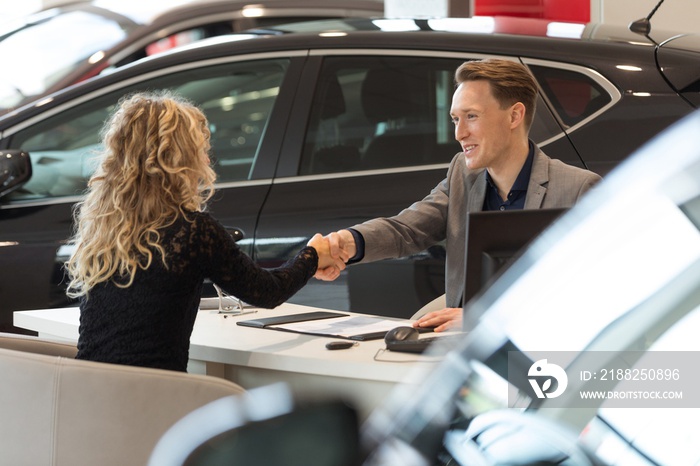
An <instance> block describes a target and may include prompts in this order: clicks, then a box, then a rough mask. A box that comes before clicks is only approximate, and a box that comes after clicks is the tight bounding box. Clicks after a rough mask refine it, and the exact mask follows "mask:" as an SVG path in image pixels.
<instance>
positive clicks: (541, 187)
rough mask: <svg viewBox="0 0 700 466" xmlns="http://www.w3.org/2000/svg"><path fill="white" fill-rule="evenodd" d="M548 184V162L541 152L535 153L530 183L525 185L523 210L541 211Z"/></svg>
mask: <svg viewBox="0 0 700 466" xmlns="http://www.w3.org/2000/svg"><path fill="white" fill-rule="evenodd" d="M548 183H549V161H548V159H547V156H546V155H544V153H542V151H541V150H539V149H538V150H537V152H535V160H533V162H532V172H531V173H530V182H529V183H528V185H527V195H526V196H525V209H541V208H542V203H543V202H544V195H545V194H546V193H547V184H548Z"/></svg>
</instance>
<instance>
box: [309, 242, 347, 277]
mask: <svg viewBox="0 0 700 466" xmlns="http://www.w3.org/2000/svg"><path fill="white" fill-rule="evenodd" d="M307 246H311V247H312V248H314V249H315V250H316V253H318V268H317V271H316V275H315V277H316V278H318V279H320V280H327V281H332V280H335V279H336V278H338V276H340V272H342V271H343V270H345V262H346V261H347V260H348V259H349V257H348V256H347V254H346V253H345V252H344V251H341V252H340V254H339V255H338V253H337V251H336V256H335V257H333V255H331V244H330V242H329V241H328V238H327V237H324V236H323V235H321V234H320V233H316V234H315V235H314V236H313V238H311V239H310V240H309V242H308V243H307Z"/></svg>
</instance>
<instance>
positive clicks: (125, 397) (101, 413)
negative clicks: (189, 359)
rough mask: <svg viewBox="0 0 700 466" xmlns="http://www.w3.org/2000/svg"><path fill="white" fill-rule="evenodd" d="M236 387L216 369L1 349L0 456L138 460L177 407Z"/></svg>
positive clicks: (144, 458) (55, 464)
mask: <svg viewBox="0 0 700 466" xmlns="http://www.w3.org/2000/svg"><path fill="white" fill-rule="evenodd" d="M242 393H244V390H243V389H242V388H241V387H240V386H238V385H236V384H234V383H232V382H229V381H227V380H224V379H219V378H216V377H209V376H204V375H194V374H186V373H181V372H174V371H166V370H159V369H146V368H138V367H130V366H122V365H114V364H104V363H97V362H91V361H82V360H75V359H69V358H64V357H57V356H46V355H42V354H32V353H27V352H23V351H14V350H8V349H0V418H1V421H0V452H2V453H1V454H0V458H1V459H0V463H2V464H8V465H10V464H11V465H13V466H22V465H32V466H35V465H51V466H87V465H90V466H94V465H100V466H110V465H114V466H117V465H118V466H123V465H137V466H138V465H145V464H147V462H148V458H149V456H150V454H151V452H152V450H153V448H154V447H155V445H156V443H157V442H158V440H159V439H160V437H161V436H162V435H163V434H164V433H165V432H166V431H167V430H168V429H169V428H170V427H171V426H172V425H173V424H175V422H177V421H178V420H179V419H180V418H182V417H183V416H184V415H186V414H187V413H189V412H191V411H193V410H194V409H196V408H199V407H200V406H203V405H205V404H207V403H209V402H211V401H213V400H217V399H220V398H222V397H225V396H230V395H240V394H242Z"/></svg>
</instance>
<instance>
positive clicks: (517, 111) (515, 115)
mask: <svg viewBox="0 0 700 466" xmlns="http://www.w3.org/2000/svg"><path fill="white" fill-rule="evenodd" d="M524 124H525V105H523V103H522V102H516V103H515V104H513V106H512V107H511V108H510V129H515V128H517V127H518V126H520V125H524Z"/></svg>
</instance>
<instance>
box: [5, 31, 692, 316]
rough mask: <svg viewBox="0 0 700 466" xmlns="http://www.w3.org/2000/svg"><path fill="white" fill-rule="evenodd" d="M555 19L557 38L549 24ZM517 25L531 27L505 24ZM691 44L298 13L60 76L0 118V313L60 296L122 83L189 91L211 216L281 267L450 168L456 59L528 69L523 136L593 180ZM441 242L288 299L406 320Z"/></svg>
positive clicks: (660, 114) (436, 280)
mask: <svg viewBox="0 0 700 466" xmlns="http://www.w3.org/2000/svg"><path fill="white" fill-rule="evenodd" d="M535 26H536V27H535ZM557 27H559V28H563V32H564V34H563V35H565V36H569V37H566V38H562V37H554V36H553V35H552V34H553V33H552V32H547V31H556V30H557ZM519 29H525V30H528V31H531V32H530V33H529V34H516V33H515V32H508V31H511V30H512V31H515V30H519ZM533 30H534V32H532V31H533ZM294 31H296V32H294ZM548 34H549V35H548ZM559 35H562V34H559ZM571 36H574V37H571ZM698 43H699V42H698V39H697V38H695V37H693V36H673V35H662V34H661V33H658V32H657V33H655V37H654V38H653V40H652V39H651V38H649V37H645V36H642V35H639V34H633V33H631V32H629V31H627V30H624V29H612V28H607V27H602V26H593V25H588V26H584V25H576V24H552V23H546V22H545V23H540V22H533V20H523V21H519V20H515V19H513V18H510V19H507V21H505V22H504V21H502V19H499V18H471V19H455V18H453V19H441V20H407V19H403V20H386V19H385V20H382V19H374V20H369V19H367V20H343V21H329V22H315V23H297V24H293V25H288V26H286V27H280V28H275V29H268V30H260V31H254V32H251V33H250V34H240V35H231V36H222V37H217V38H212V39H206V40H204V41H200V42H198V43H197V44H193V45H191V46H185V47H183V48H182V49H180V50H175V51H171V52H165V53H163V54H161V55H160V56H157V57H152V58H148V59H144V60H142V61H140V62H138V63H135V64H132V65H127V66H125V67H123V68H121V69H118V70H116V71H115V72H114V73H112V74H109V75H105V76H100V77H98V78H95V79H92V80H89V81H87V82H85V83H81V84H79V85H75V86H72V87H70V88H68V89H66V90H64V91H61V92H58V93H55V94H53V95H51V96H50V97H49V98H47V99H44V100H42V101H41V102H38V103H35V104H33V105H29V106H26V107H24V108H22V109H20V110H18V111H15V112H12V113H11V114H8V115H6V116H4V117H3V118H0V150H9V149H15V150H23V151H25V152H26V153H28V154H29V157H30V159H31V163H32V169H33V174H32V176H31V178H30V179H29V180H28V181H27V182H26V183H24V184H23V185H22V186H21V187H20V189H17V190H15V191H13V192H11V193H9V194H5V195H4V196H3V197H2V198H1V199H0V246H1V247H0V270H1V271H2V272H1V273H2V276H0V296H1V298H0V316H1V317H0V319H1V320H0V322H2V323H4V324H8V323H9V322H10V321H11V314H10V312H11V311H13V310H20V309H31V308H46V307H53V306H64V305H66V304H67V300H66V298H65V295H64V283H63V281H62V280H63V271H62V269H61V264H62V261H64V260H65V259H66V258H67V257H68V256H69V254H70V248H69V247H68V246H67V245H66V238H68V236H69V234H70V228H71V208H72V206H73V204H74V203H75V202H76V201H77V200H79V199H80V195H81V193H82V192H83V190H84V188H85V186H86V180H87V178H88V176H89V175H90V173H91V171H92V167H94V163H95V161H94V152H93V150H94V149H95V148H97V146H98V143H99V131H100V129H101V126H102V123H103V121H104V120H105V118H106V116H107V115H108V114H109V112H110V110H111V109H112V108H113V106H114V105H115V103H116V102H117V101H118V99H119V98H120V97H121V96H123V95H124V94H126V93H129V92H132V91H136V90H141V89H154V88H171V89H174V90H175V91H176V92H178V93H180V94H183V95H185V96H186V97H189V98H190V99H192V100H194V101H196V102H197V103H199V104H200V106H201V107H202V109H203V110H204V111H205V113H206V114H207V116H208V118H209V120H210V124H211V130H212V147H213V154H212V155H213V158H214V160H215V161H216V169H217V173H218V175H219V181H218V185H217V186H218V190H217V194H216V196H215V199H214V201H213V202H212V204H211V211H212V213H213V214H214V215H215V216H216V217H217V218H218V219H220V221H221V222H222V223H223V224H225V225H226V226H228V227H231V228H238V229H241V230H242V231H243V232H244V233H245V238H244V239H243V240H242V241H241V242H240V244H241V246H242V247H243V248H244V249H245V250H246V252H247V253H249V254H250V255H251V256H252V257H253V258H254V259H255V260H256V261H257V262H258V263H260V264H261V265H264V266H275V265H278V264H280V263H281V262H282V261H283V260H285V259H287V258H289V257H291V256H292V255H293V254H294V253H295V252H296V251H297V250H298V249H299V248H300V247H301V246H302V245H303V244H305V242H306V241H307V239H308V238H309V237H310V236H311V235H312V234H313V233H315V232H322V233H327V232H330V231H334V230H337V229H339V228H343V227H347V226H351V225H353V224H354V223H357V222H361V221H364V220H367V219H370V218H374V217H377V216H389V215H393V214H396V213H397V212H399V211H400V210H401V209H402V208H405V207H407V206H408V205H410V204H411V203H412V202H414V201H416V200H419V199H421V198H422V197H423V196H425V195H426V194H427V193H428V192H429V191H430V190H431V189H432V188H433V187H434V186H435V185H436V184H437V183H438V182H440V180H442V179H443V178H444V176H445V172H446V168H447V166H448V163H449V161H450V160H451V159H452V157H453V156H454V155H455V154H456V153H457V152H458V151H459V145H458V144H457V143H456V142H455V141H454V136H453V127H452V123H451V121H450V117H449V107H450V103H451V97H452V92H453V73H454V70H455V69H456V68H457V66H458V65H459V64H461V63H462V62H464V61H465V60H470V59H480V58H484V57H502V58H508V59H513V60H517V61H521V62H522V63H524V64H526V65H527V66H528V67H529V68H530V69H531V70H532V72H533V74H534V75H535V77H536V78H537V80H538V82H539V84H540V86H541V96H540V100H539V103H538V111H537V113H536V116H535V122H534V124H533V128H532V131H531V137H532V139H533V140H534V141H535V142H537V143H538V144H540V146H541V147H542V148H543V150H544V151H545V152H546V153H547V154H549V155H550V156H552V157H555V158H559V159H561V160H563V161H565V162H567V163H570V164H573V165H577V166H586V167H588V168H590V169H592V170H594V171H597V172H598V173H600V174H602V175H605V174H606V173H607V172H608V171H609V170H610V169H612V168H613V167H614V166H615V165H617V164H618V163H619V162H620V161H621V160H623V159H624V158H625V157H626V156H627V155H628V154H630V153H631V152H632V151H633V150H634V149H636V148H637V147H639V146H640V145H641V144H642V143H643V142H645V141H646V140H648V139H649V138H651V137H652V136H654V135H655V134H656V133H658V132H659V131H661V130H662V129H664V128H665V127H667V126H668V125H669V124H671V123H672V122H674V121H676V120H678V119H679V118H681V117H682V116H684V115H686V114H688V113H689V112H691V111H692V110H693V109H694V105H696V104H697V102H698V92H697V89H698V87H697V84H696V83H697V78H698V77H700V72H699V71H698V70H697V64H698V63H700V60H698V58H700V53H699V52H698ZM659 44H661V45H659ZM659 64H661V65H662V67H659ZM444 254H445V250H444V248H443V247H442V246H441V245H436V246H435V247H433V248H431V249H430V250H428V251H425V252H423V253H421V254H417V255H415V256H413V257H410V258H404V259H397V260H389V261H382V262H378V263H374V264H366V265H356V266H352V267H350V268H348V270H347V271H346V272H344V273H343V275H342V276H341V278H340V279H339V280H337V281H336V282H331V283H325V282H318V281H315V280H312V281H311V283H310V284H309V285H308V286H307V287H306V288H304V289H303V290H302V291H301V292H300V293H299V294H297V295H296V296H295V297H294V298H293V302H297V303H302V304H309V305H315V306H319V307H327V308H334V309H350V310H353V311H357V312H369V313H374V314H380V315H387V316H402V317H408V316H410V315H412V314H413V312H414V311H416V310H417V309H418V308H419V307H421V306H422V305H423V304H424V303H426V302H428V301H430V300H431V299H432V298H434V297H436V296H438V295H440V294H442V293H444Z"/></svg>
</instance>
